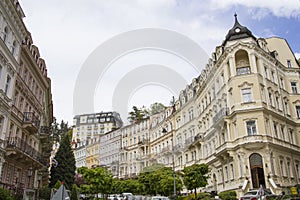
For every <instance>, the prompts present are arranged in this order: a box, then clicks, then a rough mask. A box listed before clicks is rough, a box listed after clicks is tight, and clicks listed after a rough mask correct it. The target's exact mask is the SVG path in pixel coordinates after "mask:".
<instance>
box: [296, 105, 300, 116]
mask: <svg viewBox="0 0 300 200" xmlns="http://www.w3.org/2000/svg"><path fill="white" fill-rule="evenodd" d="M296 113H297V118H298V119H300V106H296Z"/></svg>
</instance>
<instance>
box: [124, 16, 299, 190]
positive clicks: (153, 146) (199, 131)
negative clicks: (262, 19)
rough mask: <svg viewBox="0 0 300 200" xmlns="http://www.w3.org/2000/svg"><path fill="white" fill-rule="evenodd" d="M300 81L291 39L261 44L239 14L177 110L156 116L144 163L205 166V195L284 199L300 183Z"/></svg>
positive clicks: (128, 161)
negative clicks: (256, 191)
mask: <svg viewBox="0 0 300 200" xmlns="http://www.w3.org/2000/svg"><path fill="white" fill-rule="evenodd" d="M299 77H300V66H299V64H298V63H297V61H296V58H295V56H294V54H293V52H292V50H291V48H290V47H289V45H288V43H287V41H286V40H285V39H283V38H279V37H272V38H257V37H256V36H254V35H253V34H252V32H251V31H250V30H249V29H248V28H247V27H245V26H242V25H241V24H240V23H239V21H238V19H237V16H236V15H235V22H234V25H233V27H232V28H231V29H230V30H229V31H228V33H227V35H226V37H225V40H224V41H223V42H222V43H221V45H220V46H217V47H216V49H215V52H213V53H212V57H211V58H210V59H209V60H208V63H207V65H206V66H205V67H204V69H203V70H202V72H201V74H200V75H199V76H198V77H197V78H195V79H193V80H192V82H191V84H189V85H187V86H186V88H185V89H183V90H182V91H181V93H180V95H179V97H178V99H177V100H176V102H175V105H174V106H175V108H176V109H175V110H176V111H175V112H174V110H173V111H172V112H170V109H166V110H165V111H164V112H162V113H160V114H156V115H155V116H150V119H149V124H150V125H149V127H148V128H147V129H148V132H149V134H148V135H149V138H147V141H149V143H148V147H147V148H148V149H149V151H148V152H147V154H146V155H145V154H143V159H146V160H143V163H147V166H148V165H151V164H152V163H162V164H165V165H166V166H170V167H172V166H173V164H174V168H175V170H176V171H180V170H182V169H183V168H184V167H185V166H190V165H192V164H194V163H198V164H201V163H206V164H208V165H209V167H210V179H209V182H208V183H209V184H208V186H207V187H206V188H202V189H201V190H203V191H217V192H222V191H227V190H235V191H236V192H237V193H238V196H241V195H243V194H244V193H245V192H247V191H248V190H249V189H252V188H259V187H260V186H262V187H265V188H269V189H270V190H271V191H272V192H273V193H276V194H279V193H281V191H283V190H285V189H287V188H289V187H291V186H294V185H296V184H298V183H299V181H300V179H299V178H300V174H299V173H300V171H299V170H300V168H299V167H300V147H299V144H300V135H299V131H300V126H299V125H300V124H299V123H300V95H299V90H300V88H299V84H300V80H299ZM132 126H135V125H132ZM126 128H127V129H130V127H126ZM126 137H127V134H126ZM126 137H125V135H122V137H121V138H122V139H123V138H126ZM173 141H174V142H173ZM121 144H122V146H121V149H122V150H121V156H120V158H121V164H120V170H119V171H120V172H121V175H120V177H123V178H124V177H125V178H126V177H130V174H131V168H130V167H131V166H133V164H134V163H137V160H134V159H133V158H132V157H130V156H124V155H127V152H128V153H130V148H128V143H125V142H121ZM137 145H138V144H137ZM139 152H140V151H137V153H139ZM136 157H138V158H140V157H141V156H139V155H137V156H136ZM173 159H174V161H173ZM144 166H145V165H143V167H144ZM136 171H137V172H139V171H140V168H139V167H138V169H137V170H136ZM134 175H137V174H134Z"/></svg>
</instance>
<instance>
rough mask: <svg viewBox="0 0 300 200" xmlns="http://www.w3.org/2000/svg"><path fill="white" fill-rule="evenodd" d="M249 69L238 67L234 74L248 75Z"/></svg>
mask: <svg viewBox="0 0 300 200" xmlns="http://www.w3.org/2000/svg"><path fill="white" fill-rule="evenodd" d="M250 73H251V71H250V67H249V66H248V67H240V68H237V69H236V74H237V75H243V74H250Z"/></svg>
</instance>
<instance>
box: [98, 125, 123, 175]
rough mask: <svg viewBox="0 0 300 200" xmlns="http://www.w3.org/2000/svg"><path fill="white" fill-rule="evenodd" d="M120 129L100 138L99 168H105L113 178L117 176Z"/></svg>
mask: <svg viewBox="0 0 300 200" xmlns="http://www.w3.org/2000/svg"><path fill="white" fill-rule="evenodd" d="M121 136H122V134H121V129H117V130H115V131H111V132H108V133H105V134H104V135H101V136H100V166H105V167H107V168H108V169H109V170H110V171H111V172H112V174H113V175H114V176H116V177H118V175H119V153H120V149H121Z"/></svg>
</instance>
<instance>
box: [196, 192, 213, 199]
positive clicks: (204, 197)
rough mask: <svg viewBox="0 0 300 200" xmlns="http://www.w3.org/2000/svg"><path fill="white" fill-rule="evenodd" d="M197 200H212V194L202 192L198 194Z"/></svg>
mask: <svg viewBox="0 0 300 200" xmlns="http://www.w3.org/2000/svg"><path fill="white" fill-rule="evenodd" d="M196 199H197V200H200V199H204V200H209V199H210V194H209V193H207V192H200V193H198V194H197V198H196Z"/></svg>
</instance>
